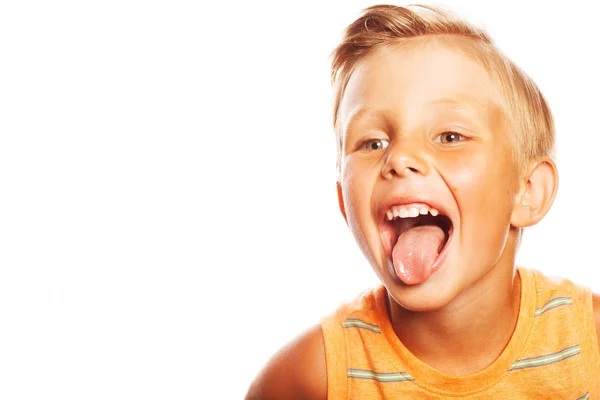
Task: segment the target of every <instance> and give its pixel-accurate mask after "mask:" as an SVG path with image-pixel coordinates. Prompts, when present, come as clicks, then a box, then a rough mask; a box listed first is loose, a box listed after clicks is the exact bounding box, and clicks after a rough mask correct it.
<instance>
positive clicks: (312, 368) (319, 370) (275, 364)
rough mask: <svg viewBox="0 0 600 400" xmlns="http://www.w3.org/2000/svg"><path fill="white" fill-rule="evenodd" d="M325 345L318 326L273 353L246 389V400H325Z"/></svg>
mask: <svg viewBox="0 0 600 400" xmlns="http://www.w3.org/2000/svg"><path fill="white" fill-rule="evenodd" d="M326 371H327V370H326V364H325V344H324V340H323V332H322V330H321V326H320V325H317V326H314V327H312V328H311V329H309V330H308V331H306V332H304V333H303V334H302V335H300V336H299V337H297V338H296V339H294V340H293V341H292V342H290V343H289V344H287V345H286V346H285V347H283V348H282V349H281V350H279V352H277V353H276V354H275V355H274V356H273V357H272V358H271V360H269V362H268V363H267V365H266V366H265V367H264V368H263V370H262V371H261V372H260V374H259V375H258V376H257V377H256V379H255V381H254V382H253V383H252V385H251V386H250V389H249V391H248V394H247V395H246V400H278V399H297V400H303V399H324V400H325V399H327V372H326Z"/></svg>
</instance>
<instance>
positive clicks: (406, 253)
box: [392, 225, 444, 285]
mask: <svg viewBox="0 0 600 400" xmlns="http://www.w3.org/2000/svg"><path fill="white" fill-rule="evenodd" d="M443 240H444V231H442V229H441V228H440V227H438V226H435V225H423V226H417V227H414V228H412V229H409V230H407V231H405V232H403V233H402V234H401V235H400V237H399V238H398V241H397V242H396V245H395V246H394V249H393V251H392V261H393V263H394V270H395V271H396V275H398V278H400V279H401V280H402V281H403V282H404V283H406V284H407V285H418V284H420V283H423V282H424V281H425V280H426V279H427V278H429V276H430V275H431V274H432V273H433V271H432V267H433V263H434V262H435V260H436V258H437V256H438V254H439V251H440V250H441V249H440V247H441V245H442V241H443Z"/></svg>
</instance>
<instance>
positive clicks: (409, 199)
mask: <svg viewBox="0 0 600 400" xmlns="http://www.w3.org/2000/svg"><path fill="white" fill-rule="evenodd" d="M413 203H417V204H425V205H427V206H428V207H431V208H435V209H436V210H438V211H439V212H440V213H441V214H443V215H445V216H446V217H448V218H449V219H450V222H451V224H452V225H451V227H450V230H449V232H448V240H447V241H446V244H445V246H444V248H443V249H442V251H441V253H440V254H438V256H437V258H436V260H435V263H434V264H433V266H432V273H434V272H435V271H437V270H438V269H439V268H440V267H441V266H442V264H443V263H444V261H445V260H446V258H447V256H448V252H449V249H450V246H451V244H452V241H453V238H454V233H455V231H456V229H457V223H458V221H457V219H456V218H455V216H454V215H453V214H454V213H453V212H451V211H450V210H449V208H448V207H446V206H444V205H443V204H441V203H439V202H438V201H435V200H433V199H431V198H429V197H426V196H392V197H390V198H389V199H388V200H386V201H385V202H383V203H381V204H380V205H379V207H378V209H377V220H378V226H379V232H380V234H381V239H382V242H383V248H384V251H385V254H386V256H387V258H388V259H389V260H391V258H392V249H393V246H394V244H393V243H392V240H393V239H391V238H389V237H387V235H389V234H390V233H391V232H390V230H389V228H387V223H388V221H387V218H386V213H387V211H388V210H389V209H390V208H391V207H392V206H396V205H406V204H413ZM386 233H387V234H386ZM392 271H393V267H392ZM393 275H395V273H394V274H393Z"/></svg>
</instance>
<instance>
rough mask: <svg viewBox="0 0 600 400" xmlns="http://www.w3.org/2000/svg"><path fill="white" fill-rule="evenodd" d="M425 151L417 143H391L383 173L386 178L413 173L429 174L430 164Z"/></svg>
mask: <svg viewBox="0 0 600 400" xmlns="http://www.w3.org/2000/svg"><path fill="white" fill-rule="evenodd" d="M424 156H425V152H424V150H423V149H422V148H421V146H419V145H417V144H416V143H409V142H408V141H404V142H401V143H394V144H392V145H390V147H389V151H388V154H387V158H386V160H385V164H384V165H383V169H382V171H381V172H382V175H383V177H384V178H385V179H392V178H394V177H406V176H409V175H412V174H419V175H427V174H428V173H429V166H428V164H427V161H426V160H425V157H424Z"/></svg>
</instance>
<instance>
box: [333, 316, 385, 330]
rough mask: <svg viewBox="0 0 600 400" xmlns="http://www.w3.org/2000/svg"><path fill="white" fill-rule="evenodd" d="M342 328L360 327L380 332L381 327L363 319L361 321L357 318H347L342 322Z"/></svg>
mask: <svg viewBox="0 0 600 400" xmlns="http://www.w3.org/2000/svg"><path fill="white" fill-rule="evenodd" d="M342 328H360V329H367V330H369V331H372V332H375V333H381V329H379V325H375V324H369V323H367V322H365V321H362V320H360V319H358V318H348V319H347V320H345V321H344V323H342Z"/></svg>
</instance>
